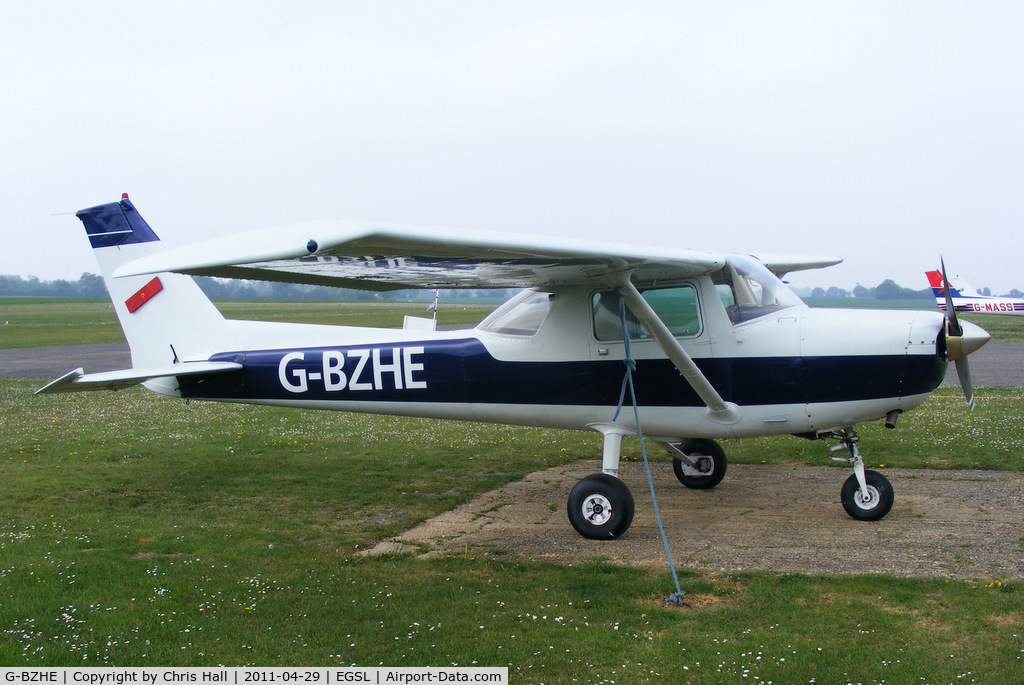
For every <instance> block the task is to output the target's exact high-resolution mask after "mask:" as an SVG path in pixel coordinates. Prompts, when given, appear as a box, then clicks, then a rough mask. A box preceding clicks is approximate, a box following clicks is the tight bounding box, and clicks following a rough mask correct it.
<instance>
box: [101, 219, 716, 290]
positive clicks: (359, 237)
mask: <svg viewBox="0 0 1024 685" xmlns="http://www.w3.org/2000/svg"><path fill="white" fill-rule="evenodd" d="M724 264H725V257H724V256H723V255H721V254H718V253H713V252H701V251H695V250H665V249H657V248H640V247H635V246H630V245H622V244H611V243H598V242H593V241H585V240H566V239H558V238H550V237H544V236H520V235H510V234H499V233H487V232H483V231H464V230H458V229H447V228H426V227H420V226H404V225H380V224H371V223H367V222H356V221H334V222H315V223H309V224H297V225H294V226H285V227H280V228H276V229H263V230H260V231H252V232H249V233H246V234H241V235H239V236H232V237H228V238H219V239H215V240H211V241H205V242H202V243H197V244H194V245H189V246H186V247H184V248H179V249H176V250H168V251H165V252H162V253H160V254H158V255H153V256H151V257H147V258H145V259H140V260H137V261H135V262H132V263H131V264H127V265H125V266H124V267H122V268H121V269H120V270H118V272H116V274H115V275H116V276H129V275H139V274H148V273H159V272H163V271H175V272H178V273H187V274H192V275H203V276H219V277H227V278H246V279H258V280H269V281H286V282H294V283H310V284H315V285H332V286H340V287H352V288H360V289H364V290H394V289H401V288H423V287H432V288H437V287H444V288H507V287H545V286H553V285H565V284H575V283H584V282H589V281H593V280H595V279H604V278H608V277H612V278H614V277H615V276H617V275H620V274H623V273H630V274H632V275H633V280H634V282H641V283H650V282H657V281H659V280H677V279H681V278H688V277H692V276H695V275H698V274H701V273H706V272H709V271H713V270H716V269H720V268H721V267H722V266H723V265H724Z"/></svg>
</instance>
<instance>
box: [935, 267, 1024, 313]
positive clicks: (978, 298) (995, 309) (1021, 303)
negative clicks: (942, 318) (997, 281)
mask: <svg viewBox="0 0 1024 685" xmlns="http://www.w3.org/2000/svg"><path fill="white" fill-rule="evenodd" d="M925 275H926V276H928V283H929V285H931V287H932V293H933V294H934V295H935V304H936V305H938V307H939V309H941V310H943V311H945V309H946V287H945V284H944V283H943V281H944V279H943V277H942V271H927V272H925ZM948 283H949V296H950V299H951V301H952V303H953V308H954V309H955V310H956V311H957V312H966V313H970V312H977V313H978V314H1002V315H1004V316H1024V300H1020V299H1016V298H1013V297H992V296H991V295H982V294H981V293H979V292H978V291H977V290H975V289H974V288H972V287H971V286H970V285H968V283H967V282H966V281H964V280H963V279H962V278H960V277H959V276H953V277H951V278H949V279H948Z"/></svg>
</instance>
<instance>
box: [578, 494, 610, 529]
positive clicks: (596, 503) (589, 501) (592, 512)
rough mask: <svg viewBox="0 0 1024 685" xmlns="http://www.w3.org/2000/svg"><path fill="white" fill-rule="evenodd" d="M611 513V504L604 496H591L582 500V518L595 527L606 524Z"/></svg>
mask: <svg viewBox="0 0 1024 685" xmlns="http://www.w3.org/2000/svg"><path fill="white" fill-rule="evenodd" d="M612 513H613V512H612V503H611V502H610V501H609V500H608V498H607V497H605V496H604V495H591V496H589V497H587V498H586V499H585V500H583V518H585V519H587V521H590V523H591V524H593V525H595V526H603V525H604V524H606V523H608V521H609V520H610V519H611V517H612Z"/></svg>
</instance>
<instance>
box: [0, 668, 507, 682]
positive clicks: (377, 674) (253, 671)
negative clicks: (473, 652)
mask: <svg viewBox="0 0 1024 685" xmlns="http://www.w3.org/2000/svg"><path fill="white" fill-rule="evenodd" d="M30 683H40V684H42V685H173V684H175V683H183V684H185V685H215V684H217V683H222V684H223V685H346V684H347V683H369V684H371V685H390V684H396V685H416V684H418V683H431V684H433V683H489V684H491V685H508V668H507V667H495V668H488V667H475V666H474V667H462V666H450V667H437V668H435V667H426V666H422V667H415V666H403V667H394V668H391V667H387V666H374V667H366V668H363V667H359V666H337V667H331V668H326V667H317V668H287V667H274V668H254V667H232V668H194V667H188V668H118V667H97V668H76V667H61V668H11V667H0V685H28V684H30Z"/></svg>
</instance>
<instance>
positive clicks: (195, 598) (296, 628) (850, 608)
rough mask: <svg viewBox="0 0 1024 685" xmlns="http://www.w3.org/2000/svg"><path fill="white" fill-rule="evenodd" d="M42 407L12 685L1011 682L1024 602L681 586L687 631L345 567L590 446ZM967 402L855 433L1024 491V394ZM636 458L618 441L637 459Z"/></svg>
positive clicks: (25, 468) (490, 569)
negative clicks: (229, 674)
mask: <svg viewBox="0 0 1024 685" xmlns="http://www.w3.org/2000/svg"><path fill="white" fill-rule="evenodd" d="M417 308H418V307H417ZM101 313H102V311H101ZM389 315H390V312H389ZM399 318H400V315H399ZM37 385H38V383H32V382H28V381H17V380H15V381H0V478H2V485H0V488H2V489H0V493H2V495H3V496H2V497H0V665H8V666H21V665H50V666H57V665H82V664H86V665H103V664H110V665H211V664H228V665H242V664H256V665H334V664H338V665H348V664H357V665H366V666H375V665H381V664H383V665H390V666H395V665H397V666H412V665H450V664H458V665H461V666H468V665H482V666H505V665H507V666H508V667H509V672H510V679H511V682H513V683H612V682H615V683H646V682H650V683H660V682H681V683H689V682H693V683H718V682H750V683H767V682H773V683H807V682H811V681H813V682H817V683H847V682H850V683H879V682H887V683H910V682H913V683H961V682H979V683H1019V682H1021V680H1022V677H1021V674H1022V673H1024V591H1022V590H1021V587H1020V579H1014V578H1002V577H999V576H998V575H993V577H992V578H991V579H990V580H988V581H986V582H959V581H946V580H943V579H939V580H934V579H932V580H925V579H902V578H892V577H869V576H856V577H841V578H836V577H813V576H804V575H792V574H785V575H783V574H772V573H717V574H693V573H684V574H683V576H682V578H681V580H682V584H683V590H684V592H685V593H686V596H687V603H688V606H685V607H682V608H678V607H671V606H666V605H665V604H664V603H663V602H662V598H663V597H664V596H665V595H667V594H668V593H669V592H671V591H672V587H671V581H670V578H669V575H668V573H667V571H666V570H665V569H658V568H653V569H652V568H646V569H630V568H621V567H616V566H612V565H608V564H601V563H588V564H584V565H581V566H576V567H563V566H557V565H552V564H546V563H514V562H508V561H505V562H502V561H494V560H492V559H483V558H475V557H474V556H473V555H472V553H471V552H470V551H469V550H467V553H466V554H460V555H457V556H454V557H452V558H446V559H436V560H432V561H424V560H421V559H416V558H412V557H402V556H396V557H384V558H376V559H371V558H362V557H358V556H357V555H356V552H357V551H358V550H360V549H364V548H366V547H368V546H370V545H372V544H374V543H375V542H377V541H379V540H381V539H384V538H387V537H389V536H391V535H393V534H395V533H397V532H399V531H401V530H404V529H406V528H408V527H410V526H412V525H414V524H415V523H417V522H419V521H421V520H423V519H425V518H427V517H430V516H432V515H434V514H436V513H439V512H441V511H445V510H447V509H449V508H451V507H452V506H454V505H456V504H458V503H460V502H463V501H466V500H467V499H469V498H471V497H472V496H474V495H475V494H477V493H480V492H483V491H486V490H489V489H492V488H494V487H497V486H498V485H500V484H503V483H506V482H509V481H511V480H515V479H518V478H521V477H522V476H524V475H525V474H527V473H529V472H532V471H535V470H538V469H542V468H546V467H548V466H552V465H556V464H559V463H565V462H569V461H572V460H576V459H580V458H587V459H593V460H595V461H596V459H597V455H598V454H599V452H600V439H599V436H597V435H596V434H589V433H567V432H558V431H549V430H540V429H529V428H509V427H502V426H484V425H478V424H458V423H448V422H435V421H423V420H416V419H404V418H394V417H372V416H370V417H368V416H355V415H346V414H338V413H329V412H316V411H309V412H299V411H289V410H284V409H277V408H270V407H255V406H233V405H218V404H207V403H199V402H193V403H190V404H185V403H183V402H180V401H175V400H170V399H167V398H162V397H158V396H155V395H152V394H149V393H146V392H145V391H143V390H141V389H138V388H136V389H132V390H127V391H121V392H117V393H81V394H73V395H50V396H36V395H33V394H32V391H33V390H34V389H35V387H36V386H37ZM977 394H978V406H979V409H978V411H977V412H975V413H974V414H968V412H967V411H966V409H965V408H964V407H963V402H962V398H960V397H959V396H958V395H957V394H956V393H955V392H953V391H950V392H949V393H948V394H943V393H939V394H938V395H937V396H936V397H933V398H932V399H931V400H929V402H927V403H926V404H925V406H924V407H922V408H921V409H919V410H918V411H916V412H912V413H910V414H908V415H907V416H906V417H904V419H903V420H902V421H901V426H900V429H899V430H897V431H885V430H884V429H882V428H881V427H879V426H876V425H867V426H864V427H863V428H862V430H861V436H862V439H863V444H864V445H870V454H869V455H868V458H869V460H871V462H872V465H877V464H878V463H881V462H884V463H885V464H886V465H887V466H890V467H920V466H926V467H931V468H963V467H969V468H999V469H1009V470H1013V471H1017V472H1022V471H1024V469H1022V461H1021V459H1020V455H1021V454H1022V452H1024V426H1022V425H1021V421H1020V419H1019V417H1020V407H1021V403H1022V401H1024V392H1022V391H1018V390H998V391H996V390H991V389H979V390H978V393H977ZM727 449H728V450H729V453H730V459H731V460H733V461H737V462H747V463H761V462H767V463H822V462H823V461H824V460H825V459H827V457H826V456H825V455H824V450H823V448H822V446H821V445H820V444H817V443H809V442H807V441H803V440H798V439H796V438H789V437H783V438H772V439H756V440H736V441H729V443H728V445H727ZM656 452H657V450H651V453H652V454H654V453H656ZM636 454H637V446H636V444H635V441H634V442H629V444H627V445H626V452H625V456H626V458H627V459H631V458H635V457H636ZM658 458H659V459H661V457H658ZM655 467H656V468H667V467H668V465H667V464H665V463H659V464H656V465H655ZM552 504H553V505H554V506H558V507H559V508H561V507H563V506H564V503H562V502H554V503H552ZM566 525H568V524H566ZM851 525H863V524H856V523H853V522H851ZM595 544H596V543H595ZM1021 553H1022V554H1024V529H1022V533H1021Z"/></svg>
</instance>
